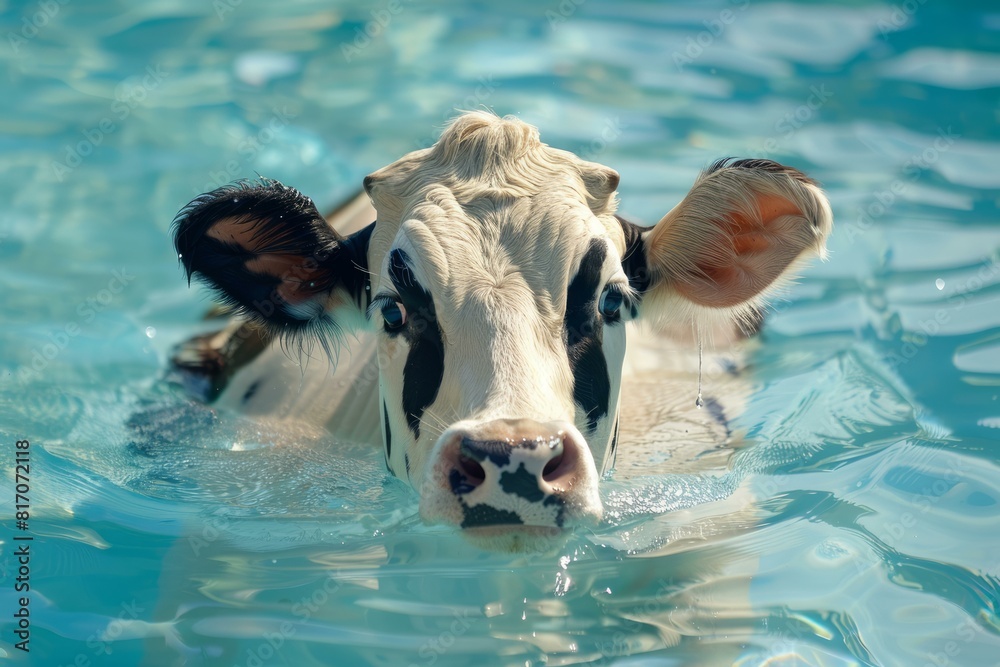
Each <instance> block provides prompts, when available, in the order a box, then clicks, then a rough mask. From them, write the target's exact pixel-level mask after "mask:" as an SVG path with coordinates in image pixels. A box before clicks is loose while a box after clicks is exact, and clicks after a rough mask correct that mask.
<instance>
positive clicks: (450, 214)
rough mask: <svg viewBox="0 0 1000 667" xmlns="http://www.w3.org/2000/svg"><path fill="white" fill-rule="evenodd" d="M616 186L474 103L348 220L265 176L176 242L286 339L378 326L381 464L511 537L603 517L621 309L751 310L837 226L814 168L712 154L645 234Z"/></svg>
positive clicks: (201, 202)
mask: <svg viewBox="0 0 1000 667" xmlns="http://www.w3.org/2000/svg"><path fill="white" fill-rule="evenodd" d="M617 185H618V174H617V173H616V172H614V171H613V170H611V169H609V168H607V167H603V166H601V165H597V164H594V163H589V162H584V161H582V160H580V159H579V158H577V157H575V156H574V155H572V154H570V153H566V152H564V151H559V150H555V149H552V148H550V147H548V146H545V145H544V144H542V143H540V141H539V139H538V135H537V132H536V131H535V130H534V128H532V127H530V126H528V125H526V124H524V123H521V122H520V121H518V120H516V119H510V118H507V119H501V118H497V117H495V116H492V115H489V114H486V113H470V114H466V115H463V116H461V117H459V118H458V119H457V120H456V121H454V122H453V123H452V125H451V126H450V127H449V128H448V129H447V130H446V131H445V132H444V134H443V135H442V137H441V139H440V140H439V141H438V143H437V144H435V145H434V146H433V147H431V148H429V149H425V150H421V151H416V152H414V153H410V154H409V155H407V156H405V157H404V158H402V159H401V160H399V161H397V162H395V163H393V164H391V165H389V166H388V167H385V168H384V169H381V170H379V171H377V172H375V173H374V174H372V175H370V176H369V177H368V178H366V179H365V188H366V189H367V190H368V193H369V195H370V196H371V198H372V201H373V203H374V205H375V209H376V211H377V214H378V219H377V220H376V221H375V222H374V223H373V224H372V225H371V226H370V227H368V228H366V229H365V230H363V231H361V232H359V233H357V234H355V235H354V236H351V237H347V238H344V237H341V236H339V235H337V234H336V232H334V231H333V230H332V229H331V228H330V227H329V226H328V225H326V223H325V221H324V220H323V218H322V217H321V216H320V215H319V213H318V211H316V209H315V207H314V206H313V205H312V202H311V201H309V200H308V199H306V198H305V197H303V196H302V195H301V194H300V193H298V192H297V191H295V190H293V189H290V188H287V187H285V186H282V185H281V184H279V183H276V182H274V181H267V180H264V181H261V182H260V183H255V184H250V183H243V184H238V185H234V186H227V187H225V188H221V189H219V190H216V191H214V192H212V193H208V194H206V195H202V196H201V197H199V198H198V199H196V200H195V201H193V202H191V204H189V205H188V206H187V207H186V208H185V209H183V210H182V211H181V213H180V214H179V216H178V226H177V233H176V238H175V244H176V246H177V250H178V253H179V254H180V256H181V260H182V261H183V262H184V265H185V267H186V269H187V271H188V275H189V276H190V275H192V274H197V275H198V276H200V277H201V278H203V279H204V280H205V281H206V282H207V283H208V284H209V285H211V286H212V287H214V288H216V289H217V290H218V292H219V293H220V294H221V296H222V297H223V299H225V300H226V301H228V302H229V303H232V304H233V305H236V306H237V307H239V308H240V309H241V310H242V311H243V312H244V313H246V314H247V315H249V316H250V317H253V318H255V319H256V320H258V321H260V322H262V323H263V324H265V325H266V326H268V327H270V328H271V329H272V330H275V331H276V332H277V333H280V334H282V335H285V336H292V337H296V336H297V337H313V338H317V337H318V339H319V340H321V341H323V342H324V343H326V342H327V341H333V342H335V339H336V334H337V333H339V332H340V331H342V330H345V329H352V328H367V329H369V330H373V331H374V335H375V336H377V338H378V364H379V375H380V385H379V386H380V402H381V405H380V406H379V410H380V412H381V414H382V420H383V445H384V447H385V454H386V462H387V465H388V468H389V470H390V471H391V472H392V473H393V474H395V475H397V476H399V477H401V478H404V479H406V480H407V481H408V482H409V483H410V484H411V485H412V486H413V487H414V488H415V489H417V491H418V492H419V493H420V509H421V514H422V516H423V517H424V518H425V519H427V520H429V521H442V522H445V523H450V524H453V525H457V526H460V527H461V528H463V529H464V531H465V534H466V535H467V536H469V537H471V538H473V539H474V540H476V541H478V542H479V543H482V544H486V545H489V546H492V547H498V548H505V549H518V548H524V547H525V546H526V545H527V544H528V543H530V542H532V541H534V540H536V539H538V538H540V537H546V536H549V535H552V534H557V533H559V532H561V531H562V530H563V529H564V528H565V527H567V526H569V525H571V524H573V523H576V522H581V521H583V522H586V521H595V520H597V519H599V518H600V515H601V503H600V499H599V497H598V493H597V480H598V478H599V472H600V471H603V470H605V469H606V468H608V467H609V466H610V465H611V462H612V461H613V458H614V450H615V447H616V445H617V442H616V440H617V438H616V433H617V419H618V397H619V386H620V381H621V369H622V361H623V358H624V353H625V323H626V322H627V321H629V320H630V319H634V318H636V317H640V316H642V317H652V318H658V319H666V318H679V319H681V320H688V321H692V322H700V321H703V320H705V319H718V318H734V317H735V318H739V317H741V316H744V315H746V314H747V313H749V312H751V311H752V310H753V309H754V308H756V307H759V306H760V300H761V299H762V296H763V294H764V293H765V292H766V291H767V290H768V289H769V288H771V287H772V286H773V285H774V284H775V283H776V282H777V281H779V279H780V278H781V277H782V276H783V275H785V274H786V273H787V272H788V270H789V269H790V267H791V266H792V265H793V264H794V263H795V262H796V261H797V260H798V259H799V258H800V257H802V256H803V255H804V254H805V253H806V252H807V251H808V250H809V249H818V250H821V249H822V245H823V240H824V238H825V236H826V234H827V233H828V232H829V229H830V225H831V216H830V211H829V206H828V204H827V203H826V200H825V198H824V197H823V195H822V193H821V192H820V191H819V189H818V188H816V186H815V184H813V183H812V182H811V181H810V180H809V179H807V178H806V177H804V176H803V175H802V174H800V173H799V172H796V171H794V170H791V169H788V168H785V167H782V166H780V165H778V164H776V163H773V162H769V161H762V160H755V161H737V162H730V161H722V162H719V163H716V164H715V165H713V167H712V168H710V169H709V170H708V171H707V172H706V173H705V174H703V176H702V177H701V178H700V179H699V181H698V182H697V183H696V184H695V187H694V189H693V190H692V191H691V193H690V194H689V195H688V196H687V198H685V200H684V201H683V202H682V203H681V204H680V205H678V206H677V207H676V208H675V209H674V210H673V211H671V212H670V213H668V214H667V216H666V217H664V219H663V220H661V221H660V223H659V224H657V225H656V226H655V227H653V228H649V229H648V230H647V229H643V228H639V227H635V226H633V225H631V224H629V223H627V222H625V221H623V220H621V219H619V218H617V217H616V216H615V205H616V202H615V189H616V187H617ZM331 334H332V335H331Z"/></svg>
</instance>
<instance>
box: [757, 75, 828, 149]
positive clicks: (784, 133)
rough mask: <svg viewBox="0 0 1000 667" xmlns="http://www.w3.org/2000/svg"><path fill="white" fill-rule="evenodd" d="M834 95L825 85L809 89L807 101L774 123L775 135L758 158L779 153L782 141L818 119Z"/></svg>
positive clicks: (768, 139) (813, 86) (769, 138)
mask: <svg viewBox="0 0 1000 667" xmlns="http://www.w3.org/2000/svg"><path fill="white" fill-rule="evenodd" d="M833 97H834V93H833V91H832V90H830V89H828V88H827V87H826V84H825V83H821V84H819V85H818V86H817V85H812V86H810V87H809V96H808V97H807V98H806V101H805V102H803V103H802V104H800V105H798V106H797V107H795V108H794V109H792V110H791V111H788V112H786V113H785V114H784V115H783V116H782V117H781V118H779V119H778V120H777V121H775V123H774V132H775V133H774V134H773V135H771V136H770V137H768V138H767V139H765V140H764V145H763V148H762V150H761V151H760V152H758V153H756V157H758V158H767V157H769V156H771V155H773V154H774V153H776V152H778V150H779V146H780V144H781V141H782V140H787V139H791V137H792V135H794V134H795V133H796V132H798V131H799V130H801V129H802V128H803V127H804V126H805V125H806V124H808V123H809V122H810V121H812V120H813V119H815V118H816V116H817V115H818V114H819V110H820V109H822V108H823V107H824V106H825V105H826V103H827V102H829V101H830V100H831V99H833Z"/></svg>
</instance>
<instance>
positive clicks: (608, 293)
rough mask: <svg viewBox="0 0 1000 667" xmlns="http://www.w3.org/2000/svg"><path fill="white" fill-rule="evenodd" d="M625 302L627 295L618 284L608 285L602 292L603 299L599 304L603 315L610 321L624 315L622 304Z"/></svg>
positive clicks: (614, 320)
mask: <svg viewBox="0 0 1000 667" xmlns="http://www.w3.org/2000/svg"><path fill="white" fill-rule="evenodd" d="M624 302H625V295H624V294H623V293H622V291H621V288H620V287H618V286H616V285H608V286H607V287H605V288H604V293H603V294H601V300H600V301H599V302H598V304H597V308H598V310H600V311H601V315H602V316H603V317H604V319H606V320H608V321H609V322H616V321H618V319H619V318H621V315H622V304H623V303H624Z"/></svg>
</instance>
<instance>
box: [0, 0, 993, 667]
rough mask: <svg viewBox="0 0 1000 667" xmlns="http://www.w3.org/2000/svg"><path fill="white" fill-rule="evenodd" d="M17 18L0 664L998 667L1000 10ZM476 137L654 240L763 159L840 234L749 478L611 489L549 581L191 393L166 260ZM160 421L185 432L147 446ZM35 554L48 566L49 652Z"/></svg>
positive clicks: (588, 6) (197, 306)
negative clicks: (173, 372)
mask: <svg viewBox="0 0 1000 667" xmlns="http://www.w3.org/2000/svg"><path fill="white" fill-rule="evenodd" d="M0 17H2V18H0V20H2V26H3V31H2V32H3V34H4V35H5V40H4V41H5V42H6V43H5V44H3V45H2V46H0V59H2V62H3V68H4V77H3V83H2V84H0V86H2V88H0V90H2V97H3V99H4V100H5V103H4V105H3V107H2V108H0V142H2V151H3V153H2V154H3V159H2V160H0V172H2V176H3V177H2V178H0V197H2V200H3V202H4V206H3V207H2V210H0V288H2V290H0V291H2V293H3V296H2V298H0V322H2V323H3V326H0V435H2V438H0V442H2V443H3V451H2V454H0V456H2V457H3V465H2V467H3V470H4V471H5V473H6V475H5V479H6V480H7V482H8V483H6V484H4V485H3V491H2V493H3V497H2V498H0V503H2V507H3V510H2V512H3V517H4V522H3V533H2V535H0V539H2V545H0V548H2V551H0V580H2V581H0V627H2V632H0V656H2V658H3V659H4V660H5V661H8V662H11V663H12V664H31V665H139V664H143V665H181V664H189V665H227V666H228V665H244V666H248V667H252V666H255V665H256V666H259V665H294V666H307V665H369V664H370V665H426V666H428V667H429V666H431V665H477V664H479V665H531V666H539V665H576V664H587V665H622V666H626V665H627V666H634V665H664V666H666V665H685V666H688V665H708V666H717V665H739V666H741V667H745V666H751V665H754V666H758V665H768V666H777V665H780V666H782V667H790V666H792V665H796V666H798V665H812V666H816V667H819V666H822V667H829V666H834V665H836V666H841V665H843V666H847V665H883V666H886V667H889V666H896V665H903V666H907V667H911V666H912V667H923V666H924V665H932V666H934V667H944V666H946V665H963V666H968V667H996V666H997V665H1000V615H998V604H1000V504H998V503H1000V447H998V439H1000V430H998V429H1000V399H998V396H1000V225H998V219H1000V216H998V207H1000V169H998V168H997V165H998V164H1000V95H998V90H1000V10H998V8H997V7H995V6H993V7H989V3H978V2H972V1H971V0H970V1H966V2H953V3H940V2H924V1H923V0H912V1H910V0H908V1H907V2H903V3H895V4H892V3H888V2H887V3H874V2H867V1H864V0H857V1H852V2H844V3H841V4H824V3H819V2H803V3H788V2H756V1H753V2H751V1H750V0H735V1H733V2H718V1H713V2H693V1H692V2H688V3H664V2H642V1H640V0H631V1H628V2H611V1H601V0H586V1H584V0H560V1H557V0H552V2H550V3H545V2H542V3H535V2H527V1H520V2H506V3H503V4H502V9H501V5H496V4H490V3H483V2H444V3H433V4H432V3H420V2H416V1H414V0H392V2H378V1H376V2H373V3H369V4H363V3H353V4H349V3H345V2H329V1H324V2H296V3H266V2H259V1H257V0H217V1H216V2H214V3H206V2H196V1H194V0H191V1H189V2H181V1H171V2H144V3H140V2H125V1H119V2H111V1H103V2H87V3H85V2H80V1H77V0H51V1H45V0H42V1H38V2H6V3H0ZM480 106H486V107H489V108H492V109H495V110H496V111H497V112H498V113H501V114H506V113H515V114H517V115H519V116H520V117H521V118H523V119H524V120H526V121H528V122H530V123H532V124H534V125H536V126H538V127H539V128H540V130H541V133H542V137H543V139H544V140H545V141H547V142H548V143H549V144H551V145H555V146H558V147H561V148H565V149H568V150H572V151H575V152H577V153H578V154H580V155H582V156H584V157H587V158H588V159H592V160H596V161H600V162H602V163H604V164H607V165H609V166H612V167H614V168H616V169H618V170H619V171H620V173H621V175H622V179H621V187H620V193H621V198H622V201H623V207H622V210H623V212H625V213H626V214H629V215H631V216H632V217H633V218H635V219H638V220H644V221H646V222H653V221H655V220H657V219H659V217H660V216H661V215H662V214H663V213H665V212H666V210H668V209H669V208H670V207H671V206H672V205H673V204H674V203H676V202H677V201H679V200H680V198H681V197H682V196H683V195H684V193H685V192H686V191H687V189H688V188H689V187H690V184H691V183H692V181H693V180H694V178H695V177H696V175H697V173H698V171H699V170H700V169H702V168H703V167H705V166H706V165H707V164H709V163H710V162H711V161H712V160H714V159H716V158H718V157H723V156H727V155H738V156H757V157H769V158H772V159H776V160H779V161H782V162H786V163H788V164H791V165H794V166H796V167H799V168H801V169H803V170H805V171H807V172H808V173H809V174H810V175H812V176H814V177H815V178H817V179H818V180H820V181H821V182H822V183H823V185H824V187H825V189H826V191H827V192H828V194H829V196H830V199H831V202H832V206H833V210H834V214H835V218H836V225H837V226H836V230H835V232H834V234H833V236H832V238H831V240H830V249H831V257H830V261H828V262H826V263H823V264H816V265H814V266H812V267H811V268H809V269H808V270H807V271H806V272H805V274H804V275H803V277H802V278H801V280H800V281H799V282H798V283H797V284H796V285H795V286H794V287H793V288H792V289H791V290H790V291H789V293H788V294H787V295H786V298H785V299H784V300H783V301H780V302H779V303H777V304H776V305H775V307H774V308H773V309H772V312H771V313H770V315H769V317H768V320H767V323H766V325H765V327H764V330H763V332H762V334H761V336H760V340H759V344H758V345H757V346H756V347H755V348H754V349H753V351H752V353H751V358H750V359H749V364H748V371H747V382H748V383H749V384H750V387H751V389H752V392H751V394H750V398H749V400H748V401H747V405H746V408H745V409H744V410H743V411H742V413H740V414H738V415H736V416H735V418H734V423H733V426H734V429H735V432H737V433H741V434H745V437H744V438H742V439H741V440H739V441H738V442H737V441H736V440H735V437H734V442H732V443H729V446H731V449H732V451H731V452H730V454H731V455H727V456H725V457H723V458H722V459H720V460H722V461H724V463H722V464H720V465H718V466H717V467H715V468H714V469H709V470H706V471H702V472H700V473H690V472H686V473H677V474H662V475H656V476H649V477H645V478H638V479H629V480H623V479H611V480H608V481H607V482H606V483H605V484H604V486H603V490H602V494H603V496H604V499H605V502H606V505H607V507H608V508H609V512H608V514H609V518H608V519H607V520H606V521H605V522H604V524H602V525H601V526H599V527H598V528H597V529H595V530H593V531H581V532H580V533H579V534H574V535H573V536H571V537H570V539H569V540H568V542H567V543H566V544H564V545H558V546H556V547H554V548H553V549H551V550H549V551H547V552H544V553H531V554H525V555H521V556H511V555H503V554H491V553H484V552H480V551H478V550H476V549H475V548H473V547H471V546H468V545H466V544H465V543H463V542H462V540H461V539H460V538H459V537H458V536H457V535H455V534H454V532H453V531H450V530H447V529H444V528H440V527H428V526H424V525H422V524H421V523H420V521H419V519H418V517H417V515H416V497H415V494H414V493H413V492H411V491H410V490H408V488H406V487H405V486H403V485H402V484H401V483H399V482H398V481H395V480H393V479H391V478H389V477H388V476H387V474H386V472H385V470H384V469H383V464H382V458H381V453H379V452H376V451H372V450H369V449H365V448H359V447H354V446H349V445H346V444H343V443H332V442H330V441H329V438H326V437H325V436H322V435H320V436H318V437H312V439H311V440H310V439H304V438H298V437H297V434H294V433H288V432H275V431H271V430H268V429H267V428H262V427H260V426H259V425H257V424H254V423H253V422H250V421H248V420H246V419H244V418H241V417H239V416H238V415H213V414H212V413H210V412H207V411H205V410H203V409H200V408H198V407H197V406H194V405H191V404H189V403H187V402H185V400H184V399H183V398H182V397H181V395H180V394H179V393H178V392H177V391H176V389H175V388H173V387H171V386H169V385H167V384H165V383H164V382H162V377H163V372H164V370H165V368H166V359H167V355H168V354H169V351H170V349H171V347H172V346H173V345H174V344H176V343H177V342H179V341H181V340H183V339H184V338H185V337H189V336H191V335H193V334H195V333H197V332H200V331H203V330H204V328H205V325H204V324H203V323H202V322H201V320H200V318H201V315H202V314H203V312H204V310H205V308H206V307H207V305H208V300H207V297H206V295H205V293H204V292H200V291H193V290H189V289H188V287H187V286H186V284H185V281H184V280H183V277H182V275H181V271H180V270H179V268H178V266H177V261H176V256H175V255H174V254H173V252H172V250H171V243H170V237H169V225H170V222H171V219H172V218H173V215H174V214H175V213H176V211H177V210H178V209H179V208H180V206H182V205H183V204H184V203H186V202H187V201H188V200H189V199H191V198H192V197H193V196H195V195H196V194H198V193H200V192H202V191H203V190H205V189H210V188H213V187H215V185H216V184H219V183H222V182H226V181H229V180H231V179H233V178H238V177H248V176H253V175H254V174H255V173H260V174H264V175H267V176H269V177H272V178H277V179H280V180H282V181H285V182H287V183H290V184H294V185H295V186H296V187H298V188H299V189H301V190H302V191H304V192H305V193H307V194H308V195H310V196H312V197H314V198H315V199H316V201H317V202H319V203H322V204H323V206H330V205H333V204H334V203H335V202H337V201H339V200H340V199H341V198H343V197H345V196H347V195H349V194H350V193H351V192H353V190H354V189H355V188H356V187H358V184H359V183H360V180H361V178H363V176H364V175H365V174H367V173H368V172H370V171H372V170H374V169H376V168H378V167H380V166H382V165H384V164H387V163H388V162H390V161H392V160H394V159H395V158H397V157H399V156H400V155H402V154H403V153H405V152H407V151H409V150H412V149H414V148H418V147H423V146H426V145H429V144H430V143H431V142H432V141H433V140H434V137H435V136H436V134H437V133H438V132H439V131H440V129H441V127H442V126H443V124H444V122H445V121H446V119H447V118H449V117H450V116H451V115H452V114H453V113H454V109H456V108H478V107H480ZM691 400H692V401H693V400H694V395H693V393H692V396H691ZM138 410H155V411H159V412H158V414H160V415H161V417H162V419H163V421H164V423H165V424H168V425H169V429H166V430H165V431H164V432H165V433H169V434H170V436H169V437H164V438H161V439H159V440H155V439H154V441H153V442H152V443H149V442H147V443H146V446H136V443H135V442H134V441H133V439H132V437H131V434H130V431H129V430H128V428H127V426H126V424H127V422H128V419H129V416H130V415H132V414H134V413H135V412H136V411H138ZM208 422H211V423H212V424H213V425H214V426H215V427H216V428H214V429H213V431H212V432H213V434H215V435H213V436H212V437H205V436H204V435H202V433H203V432H204V431H205V429H204V428H203V427H204V426H205V425H206V424H207V423H208ZM17 440H29V441H30V446H29V449H28V451H29V456H30V466H31V471H30V506H31V507H30V524H29V530H28V531H21V530H18V529H17V527H16V523H15V519H16V512H17V509H16V508H15V504H16V501H15V495H14V494H15V491H16V489H17V486H16V484H17V482H18V480H17V479H16V477H15V463H16V457H17V456H18V451H22V450H18V449H17V447H16V445H15V442H16V441H17ZM304 443H305V444H304ZM235 445H239V446H235ZM626 446H627V445H626ZM665 446H666V445H665ZM737 491H738V492H737ZM15 536H19V537H25V536H31V537H33V538H34V539H33V541H32V542H31V543H30V544H31V546H30V549H31V558H30V587H31V589H30V605H29V609H30V632H31V634H30V653H25V652H23V651H21V650H19V649H18V648H16V646H15V644H16V643H18V641H20V640H19V639H18V637H17V635H16V634H15V630H16V629H17V628H18V621H19V619H18V618H17V617H15V615H14V614H15V613H18V612H19V609H20V604H19V598H20V597H21V596H22V595H23V594H22V593H19V592H17V590H16V588H15V587H16V584H17V579H18V577H19V576H20V575H19V567H20V565H19V562H18V557H17V555H16V553H17V549H18V547H19V546H21V545H23V544H25V541H15V540H14V537H15Z"/></svg>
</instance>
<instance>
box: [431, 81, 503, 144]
mask: <svg viewBox="0 0 1000 667" xmlns="http://www.w3.org/2000/svg"><path fill="white" fill-rule="evenodd" d="M477 84H478V85H476V88H475V90H473V91H472V93H471V94H469V95H468V96H466V97H465V99H463V100H461V101H459V102H458V103H456V104H453V105H451V106H449V107H446V109H447V110H446V111H445V112H444V113H443V114H442V115H441V120H442V121H443V122H445V123H447V122H450V121H452V120H453V119H454V118H455V112H456V111H457V110H460V109H477V108H479V107H482V106H486V100H488V99H489V98H490V97H491V96H492V95H493V93H494V92H496V89H497V88H499V87H500V86H501V84H500V83H498V82H496V81H494V80H493V75H492V74H489V75H486V76H481V77H479V79H477ZM437 140H438V136H437V134H434V135H432V136H427V137H424V138H423V139H421V140H418V141H417V142H416V143H415V145H416V147H417V149H418V150H420V149H423V148H430V147H431V146H433V145H434V144H435V143H436V142H437Z"/></svg>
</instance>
